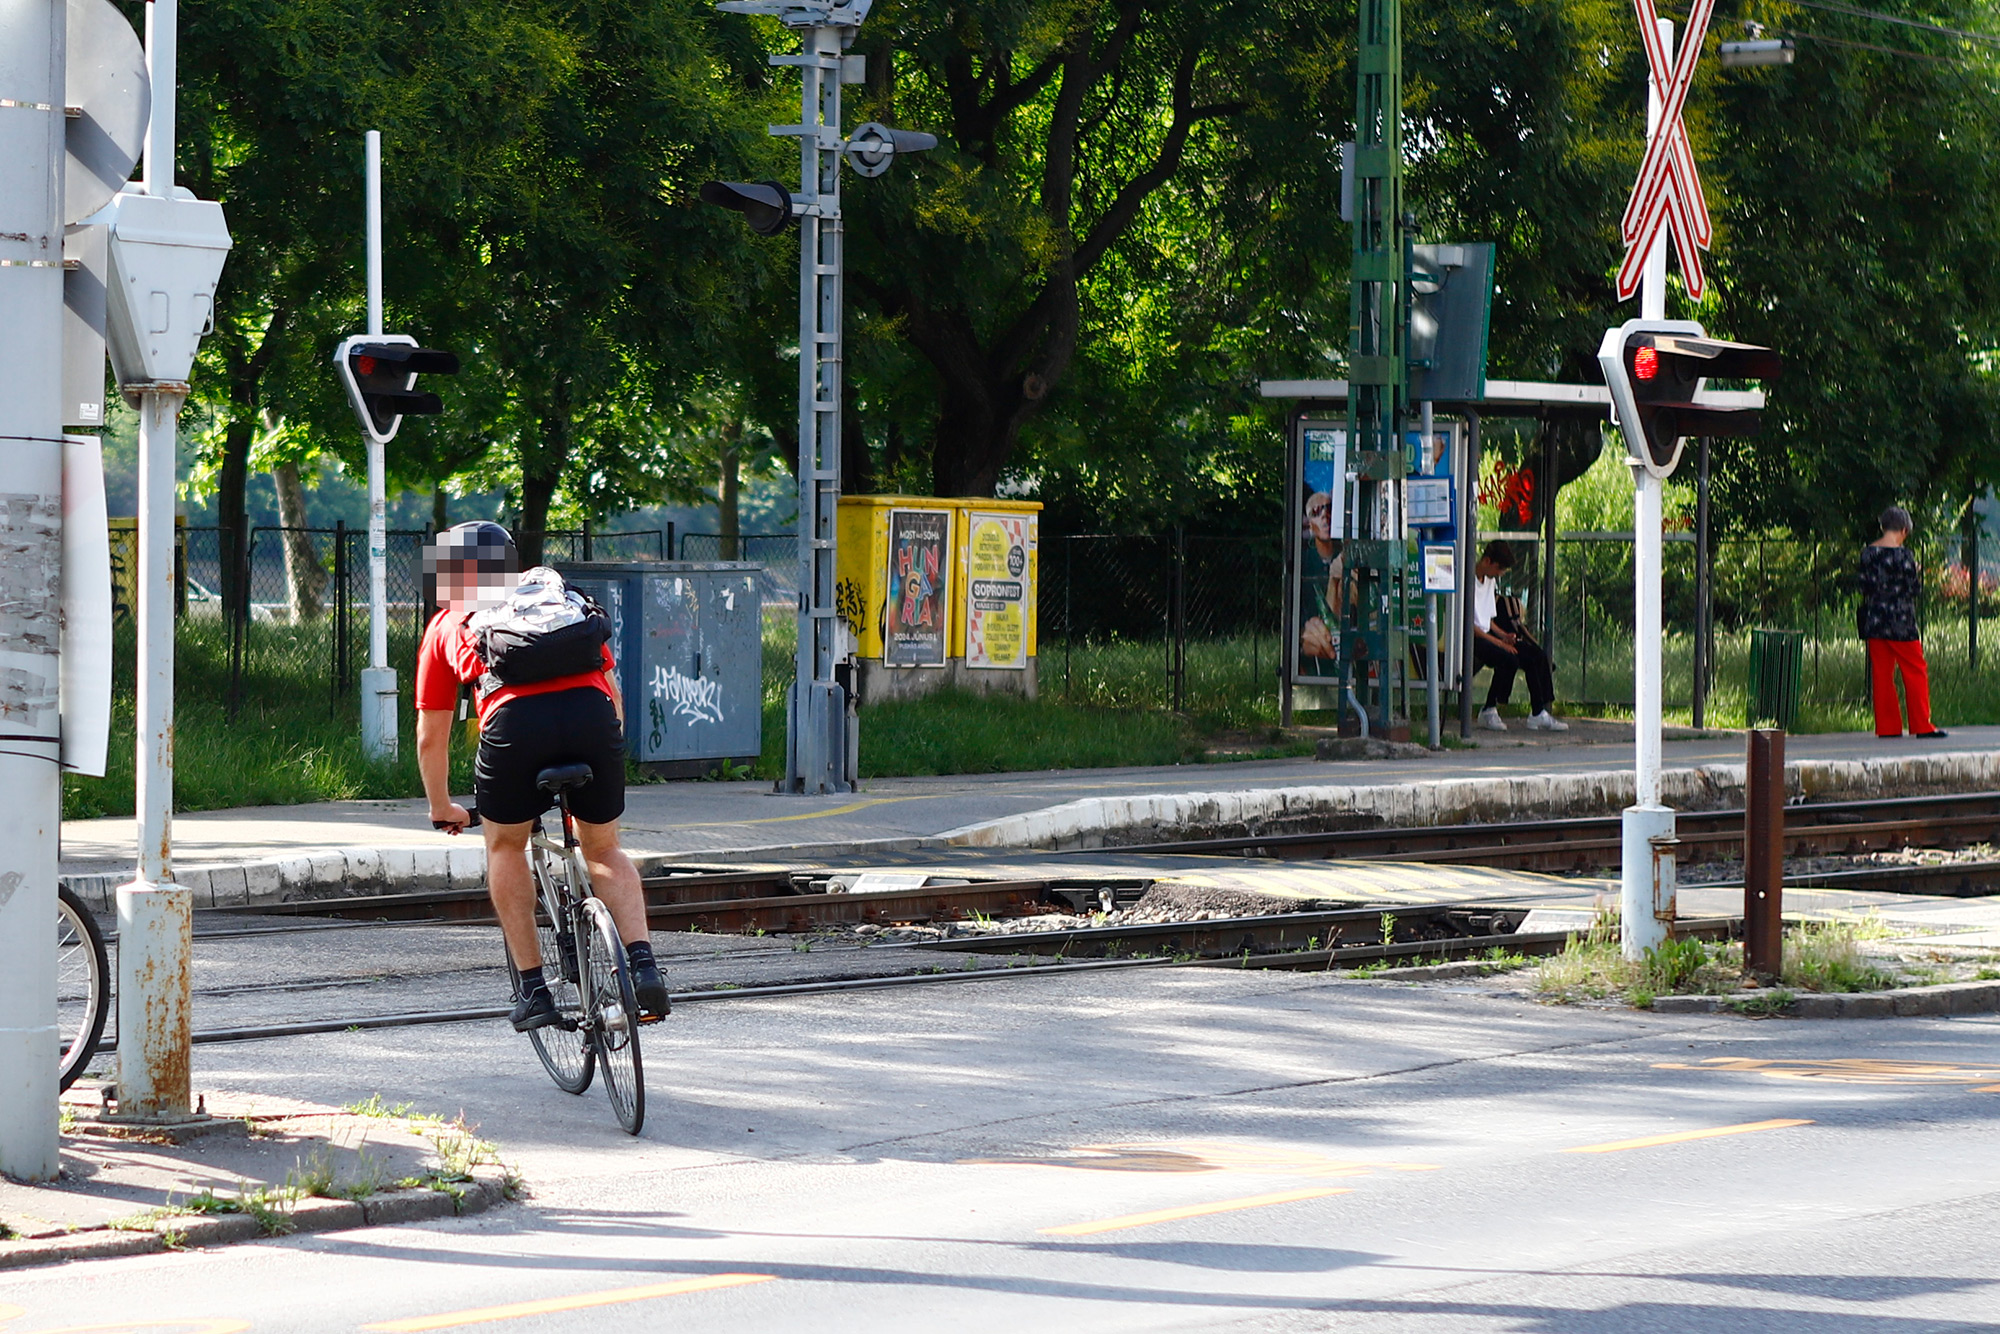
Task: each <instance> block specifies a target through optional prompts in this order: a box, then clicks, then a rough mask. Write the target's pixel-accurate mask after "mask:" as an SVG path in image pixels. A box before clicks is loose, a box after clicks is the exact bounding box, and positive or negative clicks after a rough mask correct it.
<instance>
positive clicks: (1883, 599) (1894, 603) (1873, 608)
mask: <svg viewBox="0 0 2000 1334" xmlns="http://www.w3.org/2000/svg"><path fill="white" fill-rule="evenodd" d="M1860 582H1861V607H1860V610H1859V612H1858V613H1857V614H1856V617H1855V619H1856V620H1857V622H1859V628H1860V631H1861V637H1862V638H1863V639H1895V640H1911V639H1915V638H1916V637H1917V593H1918V592H1919V590H1921V589H1922V587H1923V580H1922V579H1920V578H1919V577H1918V575H1917V562H1916V559H1915V558H1914V557H1913V556H1911V555H1910V553H1909V552H1908V551H1905V550H1904V549H1903V548H1902V547H1877V546H1866V547H1863V548H1861V580H1860Z"/></svg>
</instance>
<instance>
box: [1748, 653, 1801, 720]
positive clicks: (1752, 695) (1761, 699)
mask: <svg viewBox="0 0 2000 1334" xmlns="http://www.w3.org/2000/svg"><path fill="white" fill-rule="evenodd" d="M1805 660H1806V633H1805V631H1803V630H1752V631H1751V632H1750V689H1749V691H1748V694H1749V701H1750V702H1749V717H1748V718H1747V719H1746V720H1745V721H1746V722H1747V723H1748V725H1749V726H1751V727H1756V726H1759V725H1760V724H1767V723H1775V724H1776V725H1777V726H1779V727H1782V728H1784V729H1785V730H1786V731H1787V732H1789V731H1791V730H1792V725H1793V724H1794V723H1796V722H1797V721H1798V718H1799V696H1800V695H1801V694H1802V693H1804V687H1803V685H1802V682H1803V681H1804V679H1805Z"/></svg>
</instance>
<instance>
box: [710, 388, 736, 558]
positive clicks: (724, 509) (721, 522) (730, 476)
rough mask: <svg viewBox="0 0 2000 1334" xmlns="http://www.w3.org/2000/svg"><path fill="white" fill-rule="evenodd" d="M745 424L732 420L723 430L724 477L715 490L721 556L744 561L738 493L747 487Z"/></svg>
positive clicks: (718, 554)
mask: <svg viewBox="0 0 2000 1334" xmlns="http://www.w3.org/2000/svg"><path fill="white" fill-rule="evenodd" d="M742 466H743V423H742V422H740V421H732V422H730V423H729V425H728V426H726V427H724V428H723V433H722V476H721V478H720V479H719V481H720V484H719V485H718V486H717V487H716V491H715V515H716V524H715V526H716V528H717V529H719V530H720V534H721V539H722V540H721V544H720V550H718V551H717V553H716V554H717V556H718V557H719V558H721V559H722V560H741V559H742V558H743V557H742V556H741V554H740V552H741V549H742V544H741V543H740V542H738V541H737V539H738V537H740V536H741V535H742V531H743V530H742V527H741V523H742V518H741V512H740V506H739V505H738V503H737V500H738V496H739V494H740V492H741V490H742V486H743V474H742Z"/></svg>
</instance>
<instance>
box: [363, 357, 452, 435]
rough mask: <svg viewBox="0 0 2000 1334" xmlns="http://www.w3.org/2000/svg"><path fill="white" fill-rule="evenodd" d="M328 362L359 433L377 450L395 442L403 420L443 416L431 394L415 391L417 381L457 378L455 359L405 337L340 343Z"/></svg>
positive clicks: (441, 406) (438, 402) (433, 395)
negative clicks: (344, 392)
mask: <svg viewBox="0 0 2000 1334" xmlns="http://www.w3.org/2000/svg"><path fill="white" fill-rule="evenodd" d="M333 361H334V365H336V366H337V367H339V368H340V378H341V382H342V383H343V384H345V385H346V386H347V398H348V401H349V402H350V403H352V404H353V405H354V415H355V416H356V417H357V418H358V419H359V420H360V422H361V433H362V434H363V435H365V436H366V437H367V438H368V439H369V440H370V441H371V442H373V443H375V444H378V445H386V444H388V443H389V441H391V440H393V439H395V436H396V429H397V427H399V426H401V425H402V423H403V418H404V417H405V416H407V415H417V416H422V415H425V414H428V413H437V412H442V411H444V403H443V401H442V400H441V399H439V398H438V396H437V395H436V394H432V393H423V392H420V391H419V390H418V389H417V376H419V375H424V374H429V375H456V374H458V358H457V356H455V355H454V354H452V353H450V352H440V351H438V350H437V349H435V348H428V347H418V346H417V340H416V339H414V338H411V337H409V336H408V335H407V334H376V335H372V336H371V335H368V334H356V335H355V336H354V337H352V338H349V339H347V340H346V341H344V342H343V343H341V345H340V347H339V349H338V350H337V351H336V352H335V353H334V354H333Z"/></svg>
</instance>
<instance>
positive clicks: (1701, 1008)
mask: <svg viewBox="0 0 2000 1334" xmlns="http://www.w3.org/2000/svg"><path fill="white" fill-rule="evenodd" d="M1715 1009H1716V998H1715V997H1714V996H1656V997H1654V998H1653V1012H1654V1013H1655V1014H1714V1013H1715Z"/></svg>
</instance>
